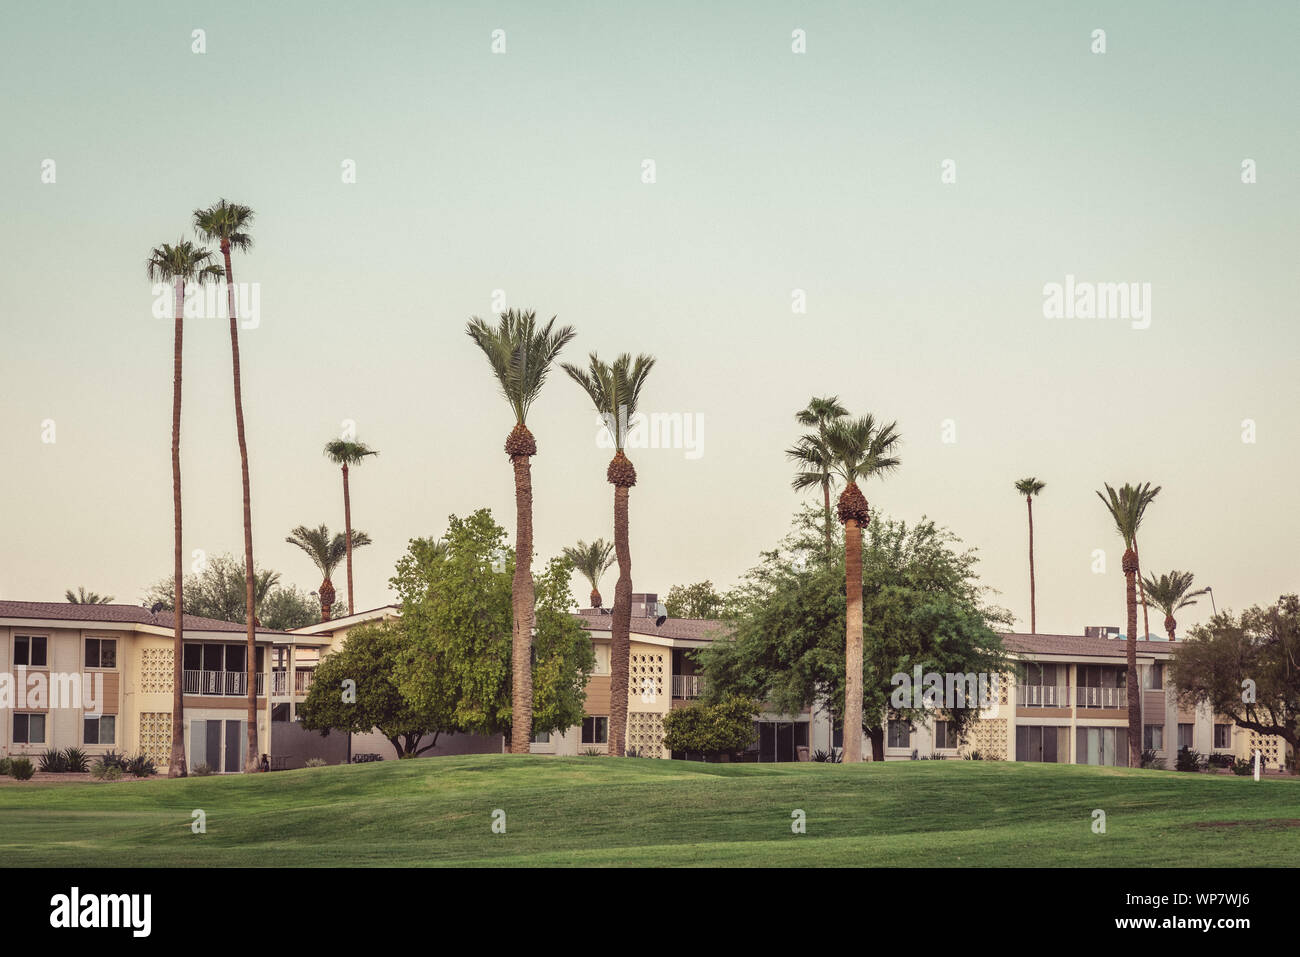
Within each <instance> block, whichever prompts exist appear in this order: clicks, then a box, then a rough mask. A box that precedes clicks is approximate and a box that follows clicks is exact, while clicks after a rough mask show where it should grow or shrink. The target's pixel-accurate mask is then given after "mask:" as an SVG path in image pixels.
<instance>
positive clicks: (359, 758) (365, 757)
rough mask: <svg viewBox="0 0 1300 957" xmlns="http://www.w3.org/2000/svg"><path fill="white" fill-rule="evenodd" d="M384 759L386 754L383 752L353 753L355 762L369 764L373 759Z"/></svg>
mask: <svg viewBox="0 0 1300 957" xmlns="http://www.w3.org/2000/svg"><path fill="white" fill-rule="evenodd" d="M382 760H384V756H383V755H382V754H374V753H367V754H354V755H352V763H353V764H369V763H370V762H371V761H382Z"/></svg>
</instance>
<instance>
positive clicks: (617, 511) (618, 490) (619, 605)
mask: <svg viewBox="0 0 1300 957" xmlns="http://www.w3.org/2000/svg"><path fill="white" fill-rule="evenodd" d="M627 500H628V490H627V488H626V487H625V486H622V485H616V486H614V551H615V553H616V554H617V555H618V582H617V583H616V584H615V585H614V611H613V615H612V620H611V621H610V626H609V643H610V648H609V753H610V754H611V755H612V756H614V757H616V758H621V757H623V755H625V754H626V753H627V700H628V690H629V689H628V659H629V658H630V656H631V643H632V639H631V635H632V549H631V547H630V545H629V543H628V518H627Z"/></svg>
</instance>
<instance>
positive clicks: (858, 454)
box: [826, 413, 902, 526]
mask: <svg viewBox="0 0 1300 957" xmlns="http://www.w3.org/2000/svg"><path fill="white" fill-rule="evenodd" d="M901 441H902V436H900V435H899V434H898V423H897V422H889V423H887V424H880V423H877V422H876V419H875V416H873V415H871V414H870V413H868V414H867V415H864V416H861V417H859V418H856V419H850V420H848V421H840V422H836V423H835V424H834V425H832V426H831V427H830V428H829V429H827V432H826V445H827V447H828V448H829V450H830V452H831V455H832V456H833V460H832V464H831V469H832V471H834V473H835V474H836V475H838V476H839V477H840V479H841V480H843V482H844V491H843V492H841V493H840V500H839V504H838V511H839V519H840V521H841V522H844V521H846V520H847V519H849V518H856V519H858V522H859V523H860V524H862V525H864V526H865V525H866V523H867V520H868V516H867V500H866V498H865V497H864V496H863V494H862V490H861V489H859V488H858V479H863V480H864V481H865V480H866V479H868V478H870V477H871V476H873V475H883V474H886V473H888V472H892V471H893V470H894V469H896V468H898V465H899V459H898V456H896V455H895V454H894V453H895V451H897V449H898V445H899V443H900V442H901Z"/></svg>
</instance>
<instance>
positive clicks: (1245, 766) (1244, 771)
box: [1232, 758, 1255, 778]
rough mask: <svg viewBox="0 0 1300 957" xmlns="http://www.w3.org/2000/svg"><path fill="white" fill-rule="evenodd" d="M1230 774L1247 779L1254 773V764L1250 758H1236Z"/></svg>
mask: <svg viewBox="0 0 1300 957" xmlns="http://www.w3.org/2000/svg"><path fill="white" fill-rule="evenodd" d="M1232 773H1233V774H1238V775H1240V776H1241V777H1243V778H1244V777H1249V776H1250V775H1252V774H1254V773H1255V762H1254V761H1252V760H1250V758H1237V759H1236V760H1235V761H1233V762H1232Z"/></svg>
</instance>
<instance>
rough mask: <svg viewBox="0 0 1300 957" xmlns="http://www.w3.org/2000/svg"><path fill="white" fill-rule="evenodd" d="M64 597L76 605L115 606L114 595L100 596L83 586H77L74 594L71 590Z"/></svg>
mask: <svg viewBox="0 0 1300 957" xmlns="http://www.w3.org/2000/svg"><path fill="white" fill-rule="evenodd" d="M63 597H65V598H67V599H68V601H70V602H72V604H74V605H111V604H113V596H112V595H100V594H97V593H95V592H93V591H90V592H88V591H86V589H85V588H83V587H82V586H81V585H78V586H77V590H76V591H75V592H74V591H73V590H72V589H71V588H69V589H68V590H67V591H65V592H64V593H63Z"/></svg>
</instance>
